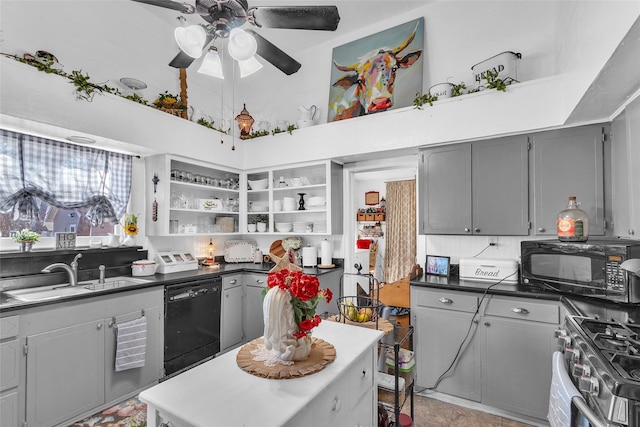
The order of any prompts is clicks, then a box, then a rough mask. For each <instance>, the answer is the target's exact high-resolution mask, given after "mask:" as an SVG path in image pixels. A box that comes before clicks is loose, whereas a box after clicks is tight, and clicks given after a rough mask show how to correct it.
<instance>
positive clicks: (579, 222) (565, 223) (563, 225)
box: [558, 196, 589, 242]
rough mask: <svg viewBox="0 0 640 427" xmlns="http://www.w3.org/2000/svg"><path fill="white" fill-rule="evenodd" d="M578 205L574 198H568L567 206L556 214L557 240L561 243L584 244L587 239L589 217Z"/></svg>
mask: <svg viewBox="0 0 640 427" xmlns="http://www.w3.org/2000/svg"><path fill="white" fill-rule="evenodd" d="M578 205H579V203H578V202H577V201H576V196H570V197H569V205H568V206H567V208H566V209H564V210H562V211H560V213H559V214H558V239H559V240H561V241H563V242H585V241H587V239H588V238H589V216H588V215H587V213H586V212H585V211H583V210H582V209H580V208H578Z"/></svg>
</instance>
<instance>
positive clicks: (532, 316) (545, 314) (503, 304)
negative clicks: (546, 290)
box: [485, 297, 560, 323]
mask: <svg viewBox="0 0 640 427" xmlns="http://www.w3.org/2000/svg"><path fill="white" fill-rule="evenodd" d="M485 315H486V316H497V317H508V318H510V319H522V320H530V321H533V322H543V323H559V322H560V307H559V306H558V305H557V304H554V303H552V302H546V303H545V302H537V301H529V300H523V299H520V298H499V297H492V298H491V299H490V300H489V302H488V303H487V308H486V310H485Z"/></svg>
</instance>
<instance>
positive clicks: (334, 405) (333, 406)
mask: <svg viewBox="0 0 640 427" xmlns="http://www.w3.org/2000/svg"><path fill="white" fill-rule="evenodd" d="M340 408H342V402H341V401H340V399H338V398H337V397H336V398H335V399H333V403H332V404H331V411H332V412H340Z"/></svg>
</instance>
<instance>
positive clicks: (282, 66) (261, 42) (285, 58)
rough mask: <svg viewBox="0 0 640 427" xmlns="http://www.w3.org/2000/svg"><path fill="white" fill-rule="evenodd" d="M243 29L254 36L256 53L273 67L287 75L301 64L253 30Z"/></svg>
mask: <svg viewBox="0 0 640 427" xmlns="http://www.w3.org/2000/svg"><path fill="white" fill-rule="evenodd" d="M245 31H246V32H248V33H251V34H252V35H253V37H255V39H256V42H257V43H258V52H257V53H258V55H260V56H261V57H263V58H264V59H265V60H266V61H268V62H270V63H271V64H273V66H274V67H276V68H277V69H279V70H280V71H282V72H283V73H285V74H286V75H288V76H290V75H291V74H293V73H295V72H296V71H298V70H299V69H300V67H301V65H300V63H299V62H298V61H296V60H295V59H293V58H292V57H290V56H289V55H287V54H286V53H284V52H283V51H282V50H281V49H280V48H278V47H276V45H274V44H273V43H271V42H270V41H269V40H267V39H265V38H264V37H262V36H261V35H260V34H258V33H256V32H255V31H253V30H245Z"/></svg>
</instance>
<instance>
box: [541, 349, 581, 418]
mask: <svg viewBox="0 0 640 427" xmlns="http://www.w3.org/2000/svg"><path fill="white" fill-rule="evenodd" d="M576 396H579V397H580V398H581V399H582V395H581V394H580V392H579V391H578V389H577V388H576V386H575V385H573V383H572V382H571V378H570V377H569V374H568V373H567V369H566V367H565V365H564V356H563V354H562V353H560V352H559V351H555V352H553V373H552V376H551V390H550V392H549V414H548V415H547V419H548V420H549V424H550V425H551V427H567V426H573V425H579V426H585V425H586V426H588V425H589V424H588V422H587V421H586V419H585V418H584V417H583V416H582V414H579V413H578V416H577V417H575V418H574V419H573V420H572V417H571V399H573V398H574V397H576ZM572 421H576V424H574V423H572Z"/></svg>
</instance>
